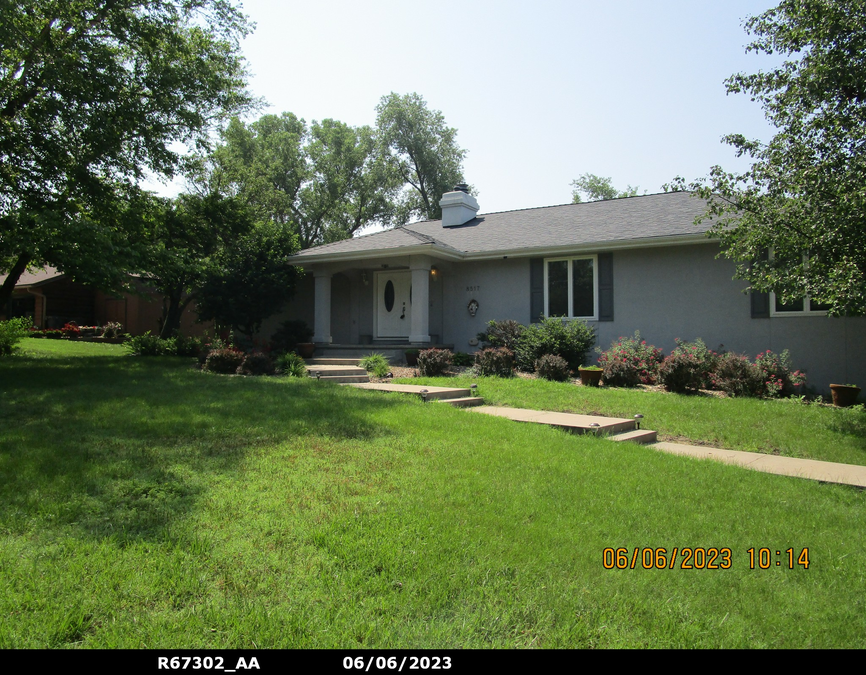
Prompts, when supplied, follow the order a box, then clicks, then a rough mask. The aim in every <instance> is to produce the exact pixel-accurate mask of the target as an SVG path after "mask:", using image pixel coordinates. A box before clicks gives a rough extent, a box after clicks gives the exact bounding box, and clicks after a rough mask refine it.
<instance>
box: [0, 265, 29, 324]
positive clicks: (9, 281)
mask: <svg viewBox="0 0 866 675" xmlns="http://www.w3.org/2000/svg"><path fill="white" fill-rule="evenodd" d="M29 263H30V254H29V253H22V254H21V255H19V256H18V260H16V261H15V264H14V265H12V269H11V270H9V276H7V277H6V281H4V282H3V285H2V286H0V311H2V312H3V313H4V314H5V313H6V307H7V305H8V304H9V298H11V297H12V291H13V290H15V284H17V283H18V280H19V279H20V278H21V275H22V274H24V270H26V269H27V265H28V264H29ZM7 318H8V317H7Z"/></svg>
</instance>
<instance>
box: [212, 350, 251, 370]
mask: <svg viewBox="0 0 866 675" xmlns="http://www.w3.org/2000/svg"><path fill="white" fill-rule="evenodd" d="M243 362H244V353H243V352H240V351H237V350H235V349H214V350H213V351H211V353H210V354H208V355H207V360H206V361H205V362H204V370H207V371H210V372H211V373H221V374H223V375H233V374H234V373H236V372H237V370H238V368H239V367H240V366H241V364H242V363H243Z"/></svg>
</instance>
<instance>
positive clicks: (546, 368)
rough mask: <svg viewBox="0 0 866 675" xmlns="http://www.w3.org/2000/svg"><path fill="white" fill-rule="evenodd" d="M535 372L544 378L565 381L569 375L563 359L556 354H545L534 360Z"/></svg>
mask: <svg viewBox="0 0 866 675" xmlns="http://www.w3.org/2000/svg"><path fill="white" fill-rule="evenodd" d="M535 373H536V375H538V376H539V377H542V378H544V379H545V380H552V381H553V382H565V381H566V380H568V379H569V377H570V376H571V372H570V371H569V370H568V364H567V363H566V362H565V359H564V358H562V357H561V356H557V355H556V354H545V355H544V356H542V357H541V358H540V359H538V361H536V362H535Z"/></svg>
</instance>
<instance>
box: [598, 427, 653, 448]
mask: <svg viewBox="0 0 866 675" xmlns="http://www.w3.org/2000/svg"><path fill="white" fill-rule="evenodd" d="M605 438H607V440H609V441H624V442H631V443H640V444H642V445H647V444H650V443H655V442H656V441H657V440H658V432H657V431H651V430H649V429H640V430H638V429H635V430H634V431H626V432H623V433H620V434H613V435H611V436H605Z"/></svg>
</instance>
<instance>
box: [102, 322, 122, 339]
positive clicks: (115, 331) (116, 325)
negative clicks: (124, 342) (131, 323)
mask: <svg viewBox="0 0 866 675" xmlns="http://www.w3.org/2000/svg"><path fill="white" fill-rule="evenodd" d="M121 335H123V324H122V323H120V322H119V321H109V322H108V323H107V324H105V326H103V328H102V337H107V338H116V337H120V336H121Z"/></svg>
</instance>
